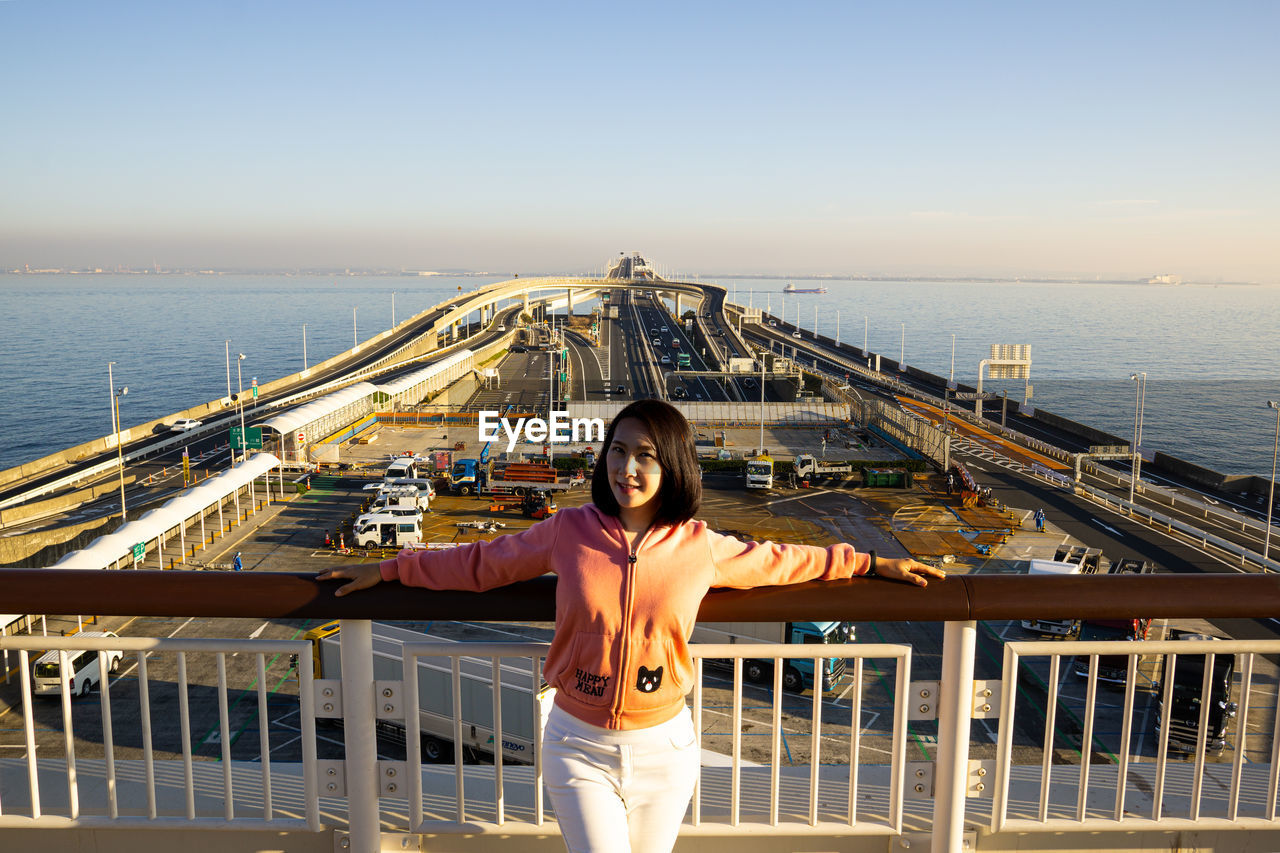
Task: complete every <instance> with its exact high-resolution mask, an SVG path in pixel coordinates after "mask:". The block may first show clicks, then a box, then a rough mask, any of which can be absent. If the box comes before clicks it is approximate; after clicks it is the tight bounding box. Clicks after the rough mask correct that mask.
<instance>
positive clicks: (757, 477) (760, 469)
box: [747, 454, 773, 489]
mask: <svg viewBox="0 0 1280 853" xmlns="http://www.w3.org/2000/svg"><path fill="white" fill-rule="evenodd" d="M747 488H748V489H772V488H773V459H772V458H771V457H770V456H769V455H768V454H763V455H760V456H757V457H756V458H755V459H748V460H747Z"/></svg>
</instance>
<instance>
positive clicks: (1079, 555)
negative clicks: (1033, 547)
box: [1022, 545, 1102, 637]
mask: <svg viewBox="0 0 1280 853" xmlns="http://www.w3.org/2000/svg"><path fill="white" fill-rule="evenodd" d="M1101 563H1102V551H1101V549H1098V548H1085V547H1084V546H1082V545H1063V546H1061V547H1059V548H1058V550H1057V551H1056V552H1055V553H1054V558H1053V559H1052V560H1032V561H1031V566H1030V568H1029V569H1028V570H1027V574H1029V575H1057V576H1062V575H1092V574H1097V572H1098V570H1099V568H1100V567H1101ZM1022 627H1023V628H1026V629H1027V630H1028V631H1039V632H1040V633H1042V634H1053V635H1054V636H1058V637H1074V636H1076V635H1077V634H1079V633H1080V620H1079V619H1023V620H1022Z"/></svg>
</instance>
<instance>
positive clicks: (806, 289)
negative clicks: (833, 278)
mask: <svg viewBox="0 0 1280 853" xmlns="http://www.w3.org/2000/svg"><path fill="white" fill-rule="evenodd" d="M782 292H783V293H826V292H827V289H826V288H825V287H796V285H795V282H791V281H789V282H787V286H786V287H784V288H782Z"/></svg>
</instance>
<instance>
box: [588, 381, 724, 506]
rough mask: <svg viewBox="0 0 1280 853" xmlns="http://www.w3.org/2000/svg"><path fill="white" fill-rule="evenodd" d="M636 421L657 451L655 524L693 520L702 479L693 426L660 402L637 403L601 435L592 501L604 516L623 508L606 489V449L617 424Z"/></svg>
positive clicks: (640, 401) (618, 417)
mask: <svg viewBox="0 0 1280 853" xmlns="http://www.w3.org/2000/svg"><path fill="white" fill-rule="evenodd" d="M627 418H635V419H636V420H638V421H640V423H642V424H644V425H645V428H646V429H647V430H648V432H649V436H650V437H651V438H652V440H653V444H654V447H655V448H656V449H657V451H658V464H659V465H661V466H662V483H661V485H660V486H659V487H658V496H657V500H658V513H657V515H655V516H654V519H653V520H654V522H655V523H657V524H680V523H681V522H685V521H688V520H689V519H691V518H693V516H694V513H696V512H697V511H698V507H700V506H701V505H702V477H701V471H700V470H699V468H698V451H697V449H696V448H695V447H694V444H693V427H692V426H690V425H689V422H688V421H687V420H685V418H684V415H682V414H680V410H679V409H677V408H676V407H675V406H672V405H671V404H670V403H665V402H663V401H662V400H637V401H635V402H634V403H631V404H630V405H629V406H627V407H626V408H625V409H623V410H622V411H621V412H618V416H617V417H615V418H614V419H613V422H612V423H610V424H609V429H608V430H607V431H606V432H605V434H604V446H603V447H602V448H601V449H600V456H599V458H598V459H596V469H595V471H594V472H593V473H592V475H591V501H592V503H594V504H595V505H596V506H597V507H599V509H600V511H601V512H603V513H604V514H605V515H612V516H614V517H615V518H616V517H617V516H618V515H619V514H620V513H621V511H622V508H621V507H620V506H618V501H617V499H616V498H614V496H613V489H611V488H610V487H609V462H608V458H609V447H610V445H612V444H613V434H614V432H615V431H616V430H617V428H618V424H620V423H621V422H622V421H624V420H626V419H627Z"/></svg>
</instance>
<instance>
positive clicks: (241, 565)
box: [231, 551, 244, 572]
mask: <svg viewBox="0 0 1280 853" xmlns="http://www.w3.org/2000/svg"><path fill="white" fill-rule="evenodd" d="M243 568H244V563H242V562H240V552H239V551H236V557H235V559H234V560H232V561H231V569H232V571H236V572H238V571H240V570H241V569H243Z"/></svg>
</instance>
